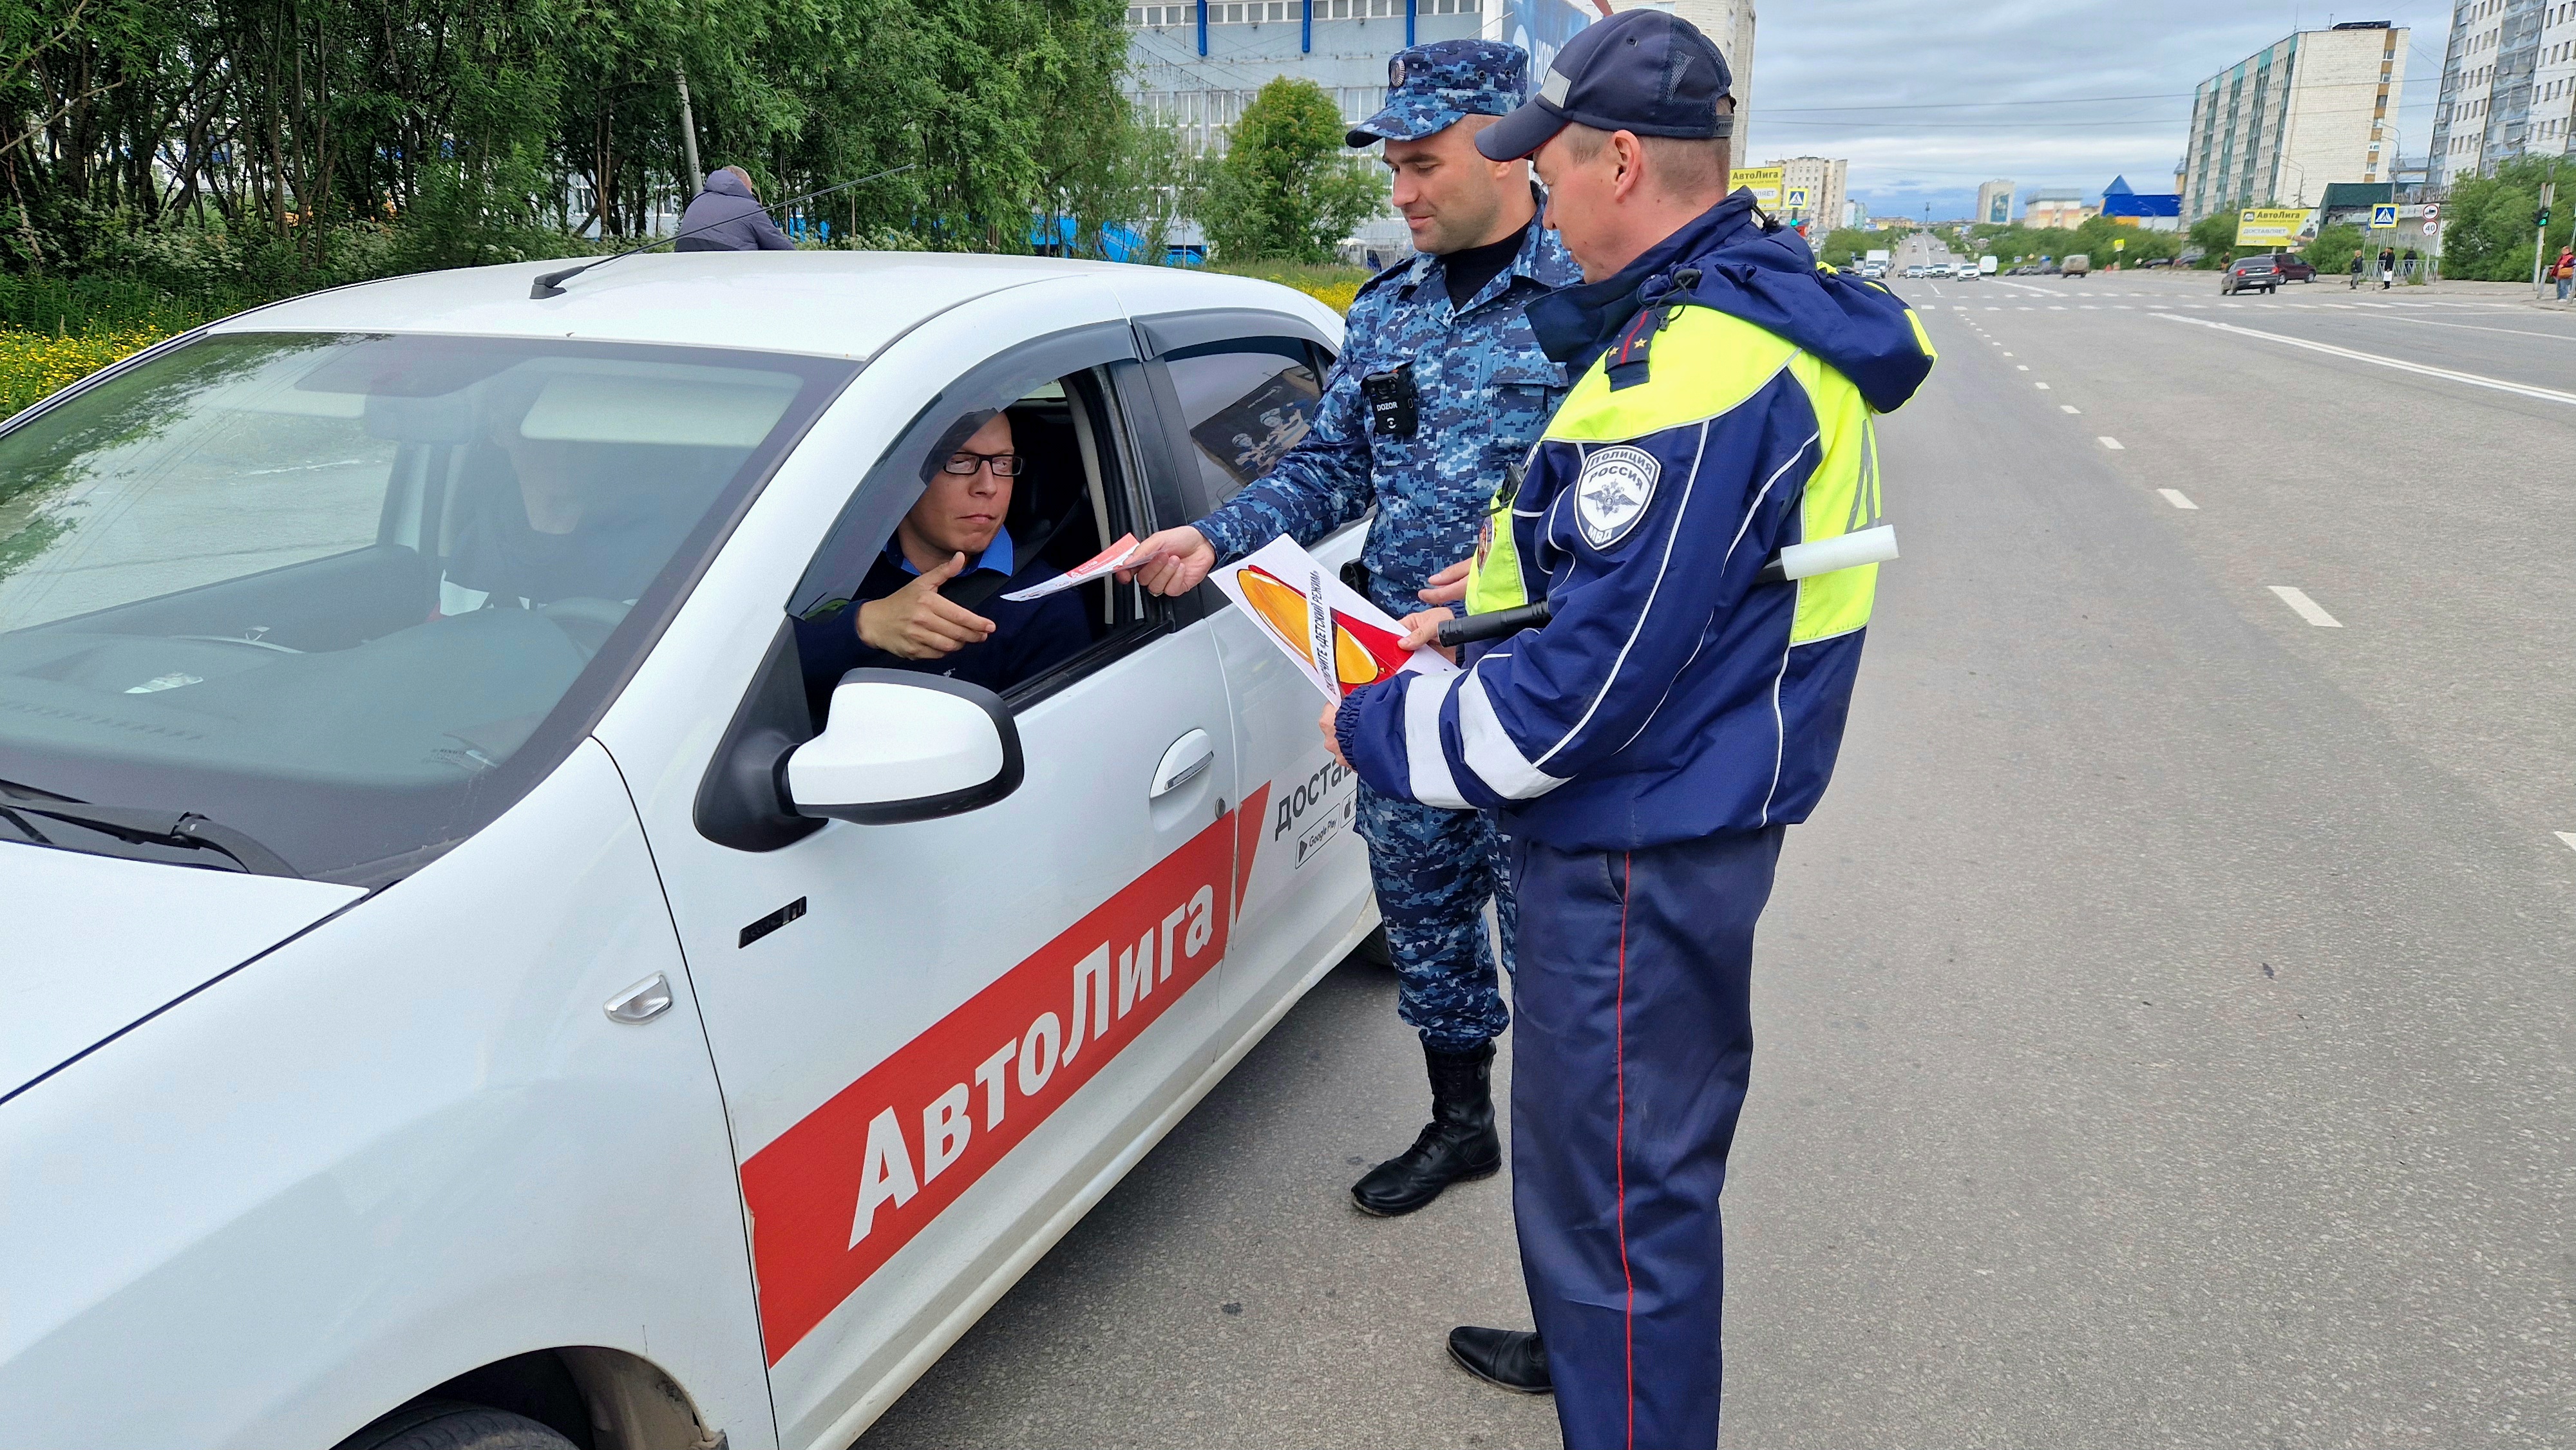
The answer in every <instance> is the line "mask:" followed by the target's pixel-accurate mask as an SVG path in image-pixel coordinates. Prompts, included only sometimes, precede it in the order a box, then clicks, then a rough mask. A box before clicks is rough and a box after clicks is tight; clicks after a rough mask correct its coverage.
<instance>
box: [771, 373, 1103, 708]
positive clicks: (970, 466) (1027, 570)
mask: <svg viewBox="0 0 2576 1450" xmlns="http://www.w3.org/2000/svg"><path fill="white" fill-rule="evenodd" d="M974 421H975V420H974V419H973V418H969V419H966V420H963V421H961V422H960V424H959V425H958V429H957V430H952V433H953V432H955V431H962V430H963V429H964V428H965V426H966V424H968V423H972V422H974ZM934 457H935V458H937V460H938V466H937V467H936V468H934V469H930V470H927V471H928V474H929V477H928V478H927V480H926V485H927V486H926V487H924V488H923V489H922V491H921V497H920V498H919V499H918V500H917V501H915V502H914V504H913V506H912V509H911V511H910V512H908V513H906V514H905V515H904V516H903V519H902V520H901V522H899V523H897V524H896V525H895V530H894V537H893V538H891V539H888V540H887V541H886V546H885V550H884V552H883V553H881V554H880V555H879V556H878V557H877V559H876V562H875V563H874V564H873V565H871V566H870V567H869V569H868V573H867V577H866V578H865V579H863V580H861V581H860V583H859V587H858V589H857V591H856V592H854V593H853V594H852V595H851V596H850V598H849V599H848V600H833V601H831V602H830V603H829V604H827V605H825V606H824V607H822V608H821V609H818V610H817V611H815V612H814V613H813V614H812V615H811V616H809V617H808V618H804V619H800V620H798V621H796V647H797V651H798V653H799V654H800V656H801V657H802V659H803V661H804V666H805V680H806V685H807V687H808V689H809V690H812V691H815V692H817V693H822V692H828V691H829V690H830V689H831V688H832V686H833V685H834V684H836V683H838V682H839V680H840V678H841V676H842V675H843V674H845V673H847V672H848V671H850V670H854V669H897V670H923V671H927V672H929V673H931V674H940V675H946V676H948V677H949V678H951V679H957V680H964V681H966V682H967V683H969V684H975V685H982V686H983V687H984V688H986V689H988V690H994V691H1001V690H1006V689H1009V688H1010V687H1011V686H1013V685H1015V684H1018V683H1019V682H1020V681H1022V680H1025V679H1029V678H1031V677H1033V676H1035V675H1038V674H1040V673H1042V672H1044V671H1045V670H1046V669H1048V668H1049V667H1050V666H1052V665H1054V664H1056V663H1057V662H1059V661H1061V660H1065V659H1068V658H1070V657H1072V656H1073V655H1076V654H1079V653H1080V652H1081V651H1082V649H1083V648H1084V647H1085V646H1087V645H1089V644H1090V643H1091V631H1090V630H1089V628H1088V627H1086V626H1085V624H1084V622H1083V611H1082V599H1081V596H1080V595H1079V594H1077V593H1074V592H1071V591H1068V592H1066V593H1062V594H1050V595H1048V596H1046V597H1045V598H1043V599H1028V600H1011V599H1005V598H1002V597H1001V596H1003V595H1004V594H1010V593H1016V592H1018V591H1020V590H1023V589H1027V588H1030V587H1031V586H1033V585H1037V584H1043V583H1045V582H1046V581H1047V580H1049V579H1053V578H1055V577H1057V576H1058V575H1059V574H1061V573H1062V572H1063V571H1062V570H1059V569H1056V568H1053V567H1051V566H1049V565H1048V564H1047V563H1046V562H1045V561H1044V560H1041V559H1031V560H1028V561H1027V562H1026V563H1025V564H1023V563H1022V562H1021V561H1020V559H1019V557H1018V555H1017V552H1016V550H1015V548H1014V546H1013V544H1012V541H1011V536H1010V533H1009V532H1008V531H1007V530H1005V529H1004V528H1003V527H1002V523H1003V520H1004V519H1005V518H1007V517H1008V516H1009V514H1010V512H1011V483H1012V480H1013V479H1016V478H1018V477H1019V476H1020V474H1021V472H1022V471H1023V470H1024V469H1025V468H1026V466H1027V459H1026V458H1025V456H1024V455H1021V454H1019V453H1015V452H1013V451H1012V448H1011V419H1010V415H1008V414H1006V413H992V414H987V415H984V416H983V418H982V422H981V424H980V426H977V427H976V428H975V429H974V431H973V432H972V433H969V434H968V435H967V436H966V438H965V440H964V441H963V442H961V443H959V444H957V445H956V447H955V448H954V449H953V450H951V451H949V452H947V453H945V454H934Z"/></svg>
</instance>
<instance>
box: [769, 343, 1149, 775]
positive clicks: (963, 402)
mask: <svg viewBox="0 0 2576 1450" xmlns="http://www.w3.org/2000/svg"><path fill="white" fill-rule="evenodd" d="M1010 386H1011V391H1010V392H1007V393H1005V394H1004V395H1001V396H997V397H991V398H988V399H978V398H977V397H976V396H975V395H974V394H973V393H972V392H971V391H968V390H965V389H958V390H952V393H951V394H950V396H949V397H948V398H946V399H943V401H942V402H941V403H940V404H938V405H936V406H935V407H934V408H933V409H931V410H930V411H927V412H925V413H924V414H923V415H922V417H921V418H919V419H917V420H915V422H914V424H913V425H912V427H911V428H909V429H907V430H906V434H905V436H904V437H903V438H901V439H898V440H897V442H896V443H895V445H894V446H893V447H892V448H890V449H889V450H888V451H887V454H886V457H885V459H883V460H881V461H880V463H879V465H878V467H877V468H875V469H873V470H871V473H870V476H869V478H868V480H867V481H866V482H865V483H863V484H862V485H861V486H860V489H859V491H858V494H857V495H856V496H854V498H853V500H852V504H851V506H850V507H849V508H848V509H846V510H845V511H844V514H843V518H842V520H841V522H840V523H838V524H836V526H835V528H834V532H833V535H832V537H831V538H830V539H828V540H827V541H826V542H825V544H824V545H823V547H822V548H821V549H820V550H818V551H817V553H816V556H815V559H814V561H813V563H812V564H811V565H809V566H808V568H807V571H806V575H805V578H804V580H803V581H801V582H800V583H799V585H798V587H797V590H796V592H795V595H794V596H792V597H791V599H790V600H789V603H788V610H789V613H790V614H791V615H792V616H793V617H794V618H795V619H796V621H797V637H798V647H799V652H800V657H801V668H802V670H803V672H804V675H805V683H806V691H807V700H808V704H809V707H810V709H811V711H812V713H813V723H814V726H815V728H816V729H818V730H819V729H820V728H821V726H822V720H823V715H824V712H825V710H826V708H827V706H828V703H829V698H830V692H831V689H832V687H833V685H834V684H836V683H837V682H838V681H839V679H840V677H841V675H842V674H844V673H845V672H846V671H848V670H849V669H853V668H861V667H867V668H893V669H910V670H920V671H923V672H925V673H931V674H940V675H947V676H950V677H952V678H957V679H963V680H967V681H969V682H971V683H974V684H980V685H983V686H985V687H986V688H989V689H992V690H994V691H996V692H998V693H1000V694H1002V695H1003V696H1004V697H1005V699H1007V700H1009V701H1010V702H1011V703H1012V704H1013V705H1014V706H1015V707H1017V706H1025V705H1027V704H1029V703H1033V702H1034V701H1036V700H1038V699H1041V698H1044V697H1045V696H1046V695H1049V694H1052V693H1054V692H1055V691H1056V690H1058V689H1061V688H1063V687H1064V686H1065V685H1066V684H1068V683H1070V682H1072V681H1073V680H1076V679H1079V678H1081V677H1082V676H1083V675H1085V674H1088V673H1090V672H1091V671H1093V670H1096V669H1098V668H1099V667H1100V666H1102V665H1104V664H1106V663H1108V662H1109V661H1110V660H1112V659H1115V658H1117V657H1118V656H1120V655H1122V654H1124V653H1125V652H1127V651H1128V650H1129V649H1132V648H1134V647H1135V646H1136V645H1137V644H1138V643H1140V642H1141V641H1142V640H1144V639H1145V638H1147V637H1150V636H1151V635H1152V634H1154V633H1156V632H1157V631H1159V630H1160V629H1161V628H1162V626H1163V623H1164V615H1163V608H1162V606H1161V604H1160V602H1159V601H1157V600H1154V599H1152V598H1151V597H1150V596H1148V595H1146V594H1145V593H1144V591H1143V590H1141V589H1139V588H1137V587H1136V586H1134V585H1133V584H1124V585H1122V584H1119V583H1118V582H1117V581H1116V580H1115V579H1114V578H1109V577H1103V578H1098V579H1094V580H1091V581H1090V582H1087V583H1083V584H1079V585H1075V586H1073V587H1072V588H1070V589H1064V590H1060V591H1058V592H1055V593H1052V594H1049V595H1047V596H1046V597H1044V598H1040V599H1016V600H1015V599H1010V598H1008V597H1006V596H1008V595H1011V594H1021V593H1025V592H1027V591H1029V590H1031V589H1036V588H1041V587H1044V586H1045V585H1047V583H1048V581H1050V580H1052V579H1055V578H1058V577H1060V576H1062V575H1063V574H1065V573H1066V572H1067V571H1070V570H1073V569H1075V568H1077V567H1079V566H1080V565H1082V564H1084V563H1086V562H1088V561H1090V560H1092V559H1093V558H1095V557H1097V556H1098V555H1099V554H1100V553H1101V552H1102V551H1103V550H1105V549H1106V548H1108V547H1109V546H1110V545H1111V544H1112V543H1114V542H1116V541H1117V540H1119V539H1120V538H1122V537H1125V536H1126V535H1128V534H1131V533H1133V534H1138V535H1140V536H1141V535H1142V534H1143V533H1145V532H1148V530H1147V529H1146V528H1145V527H1144V518H1145V511H1144V509H1143V507H1142V505H1141V502H1140V500H1139V497H1138V492H1137V488H1136V478H1137V470H1136V468H1135V466H1134V463H1133V457H1134V454H1133V450H1132V448H1131V447H1130V446H1129V442H1128V440H1127V438H1126V436H1125V433H1124V429H1123V425H1122V423H1121V413H1120V410H1119V408H1118V407H1117V405H1116V403H1117V399H1116V391H1115V386H1116V385H1115V383H1114V381H1113V379H1112V377H1111V374H1110V370H1109V369H1108V368H1106V367H1098V368H1088V369H1084V370H1082V371H1079V372H1075V373H1069V374H1066V375H1064V376H1061V377H1057V378H1052V379H1047V380H1044V381H1041V382H1038V383H1035V384H1026V383H1024V382H1019V381H1013V382H1012V383H1011V385H1010ZM979 439H980V440H981V441H980V442H979V441H978V440H979ZM1005 440H1007V441H1005ZM1004 447H1007V449H1008V450H1009V452H1010V454H1011V455H1012V457H1013V458H1014V459H1015V460H1016V467H1017V469H1018V472H1017V473H1016V474H1015V475H1013V476H1011V477H1009V478H1007V479H1003V478H999V477H996V476H993V475H992V474H991V473H990V472H988V471H985V470H984V469H983V468H982V467H981V462H982V457H983V455H984V454H986V453H988V452H998V451H1000V450H1001V449H1003V448H1004ZM950 460H954V461H955V462H956V463H957V464H958V465H959V466H961V467H962V466H965V465H967V464H970V463H973V464H977V465H979V467H978V471H977V472H975V473H972V474H957V473H951V472H949V471H947V470H946V469H945V468H943V467H942V464H944V463H946V462H948V461H950ZM992 511H998V512H999V515H1000V518H999V527H998V528H993V527H992V526H991V524H990V523H989V521H988V520H987V515H988V514H989V513H990V512H992ZM961 530H962V531H964V532H960V531H961ZM979 531H980V532H979ZM978 538H981V539H982V540H983V542H982V546H981V548H980V549H977V548H974V547H972V546H973V545H974V543H975V541H976V539H978ZM943 550H946V551H948V552H950V553H965V554H967V555H968V556H969V567H968V570H967V572H965V573H962V574H960V575H958V576H957V577H955V578H953V579H951V580H950V581H949V582H948V583H947V584H945V585H943V586H941V587H940V589H939V590H938V592H939V594H940V595H942V596H943V597H945V598H947V599H949V600H950V601H951V602H952V603H955V604H957V605H959V606H960V607H962V608H965V609H967V610H969V611H970V612H972V613H975V614H977V615H979V616H980V617H982V618H985V619H987V620H989V621H991V622H992V623H993V624H994V625H995V626H996V630H995V633H994V635H993V636H992V637H991V638H989V639H987V640H984V641H982V642H980V643H975V644H968V645H965V646H963V647H962V648H957V649H954V650H950V651H945V652H933V653H929V654H926V655H924V656H922V657H905V656H904V655H902V654H888V653H887V652H886V651H885V650H882V649H879V648H878V647H876V646H875V645H873V644H871V643H869V642H868V641H867V640H866V639H865V638H863V637H862V635H861V633H860V628H859V626H860V622H861V620H860V615H859V612H858V611H859V609H860V607H861V606H863V605H865V604H868V603H870V602H872V601H876V600H882V599H888V598H891V597H892V596H893V595H895V594H896V593H898V592H901V591H902V590H904V589H905V588H907V587H909V586H910V585H911V584H912V582H913V581H914V580H916V579H918V578H919V577H920V558H929V559H932V560H934V561H935V560H936V559H937V558H938V557H940V556H941V553H942V551H943ZM916 555H918V556H919V557H918V558H917V557H915V556H916ZM996 555H1006V556H1007V559H1006V560H1004V561H1002V562H996V561H995V556H996ZM1004 563H1007V565H1008V567H1007V569H1005V568H1004V567H1003V565H1004ZM906 647H907V648H916V649H917V648H919V646H917V645H910V644H907V646H906Z"/></svg>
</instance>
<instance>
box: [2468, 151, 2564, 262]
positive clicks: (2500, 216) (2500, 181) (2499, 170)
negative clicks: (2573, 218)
mask: <svg viewBox="0 0 2576 1450" xmlns="http://www.w3.org/2000/svg"><path fill="white" fill-rule="evenodd" d="M2553 178H2554V179H2555V180H2556V181H2557V182H2558V199H2557V201H2556V202H2555V203H2554V204H2553V205H2552V206H2551V207H2550V216H2549V236H2548V240H2547V247H2548V250H2549V255H2550V256H2551V257H2552V258H2553V259H2554V258H2556V257H2557V255H2558V249H2559V248H2561V247H2563V246H2566V245H2567V238H2568V234H2569V227H2568V223H2569V220H2570V217H2569V213H2570V211H2571V210H2576V197H2570V196H2569V194H2568V193H2569V190H2570V188H2571V186H2576V162H2571V161H2570V160H2569V159H2568V158H2566V157H2563V156H2517V157H2515V158H2513V159H2512V160H2510V161H2506V162H2503V163H2501V164H2499V165H2498V166H2497V167H2496V174H2495V175H2493V176H2476V177H2471V178H2469V179H2468V180H2466V181H2463V182H2460V183H2459V184H2457V185H2455V186H2453V187H2452V188H2451V196H2450V200H2448V201H2447V202H2445V203H2443V206H2442V275H2444V276H2446V277H2473V278H2485V279H2486V280H2488V281H2493V282H2528V281H2530V280H2531V266H2532V235H2533V232H2534V231H2535V230H2536V229H2535V228H2534V227H2533V226H2532V222H2531V218H2532V214H2533V213H2534V212H2536V211H2538V210H2539V209H2540V184H2541V183H2542V182H2544V181H2548V180H2551V179H2553Z"/></svg>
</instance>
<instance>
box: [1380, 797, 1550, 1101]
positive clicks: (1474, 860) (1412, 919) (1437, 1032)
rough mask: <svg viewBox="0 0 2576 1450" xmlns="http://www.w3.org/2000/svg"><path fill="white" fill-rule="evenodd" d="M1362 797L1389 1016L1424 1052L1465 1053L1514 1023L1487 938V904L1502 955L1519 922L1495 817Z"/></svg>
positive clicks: (1507, 963) (1490, 942)
mask: <svg viewBox="0 0 2576 1450" xmlns="http://www.w3.org/2000/svg"><path fill="white" fill-rule="evenodd" d="M1359 791H1360V798H1359V820H1358V829H1359V833H1360V838H1361V839H1362V840H1364V841H1366V842H1368V853H1369V879H1370V881H1371V882H1372V883H1373V884H1374V885H1375V886H1376V887H1377V908H1378V912H1379V914H1381V915H1382V916H1384V917H1385V919H1386V943H1387V946H1388V948H1389V949H1390V952H1391V954H1392V955H1393V956H1394V958H1395V973H1396V978H1397V996H1396V1015H1397V1016H1399V1017H1402V1018H1403V1019H1404V1020H1405V1022H1406V1023H1408V1024H1410V1025H1411V1026H1412V1027H1413V1029H1414V1030H1415V1031H1417V1032H1420V1033H1421V1034H1422V1041H1423V1045H1425V1046H1427V1047H1430V1048H1433V1049H1435V1050H1437V1051H1441V1052H1472V1051H1474V1050H1475V1049H1477V1048H1479V1047H1482V1046H1484V1045H1485V1044H1486V1043H1488V1042H1491V1041H1493V1040H1494V1039H1495V1038H1496V1037H1499V1036H1501V1035H1502V1031H1503V1029H1504V1028H1505V1027H1508V1026H1510V1025H1511V1020H1512V1014H1511V1011H1510V1009H1509V1008H1507V1007H1505V1006H1504V1005H1503V994H1502V990H1501V983H1500V982H1499V981H1498V980H1497V979H1496V977H1495V975H1494V947H1493V942H1492V940H1491V939H1490V938H1489V937H1487V935H1486V934H1485V902H1486V901H1487V900H1489V899H1490V900H1491V901H1492V902H1493V903H1494V919H1495V923H1496V924H1497V925H1498V926H1500V927H1501V928H1502V932H1501V935H1502V940H1503V950H1504V952H1505V953H1509V952H1510V950H1511V941H1512V933H1513V931H1514V930H1515V929H1516V927H1517V925H1518V917H1519V913H1518V910H1517V908H1516V907H1515V906H1514V904H1513V901H1512V887H1511V877H1510V874H1509V867H1508V865H1507V864H1506V863H1505V860H1504V857H1503V851H1502V846H1501V843H1500V841H1499V839H1498V838H1497V837H1496V836H1495V834H1494V823H1493V818H1492V817H1491V816H1488V815H1486V814H1485V813H1484V812H1482V811H1448V810H1442V809H1440V808H1439V807H1437V806H1426V805H1417V804H1415V803H1414V802H1412V801H1408V800H1398V799H1395V798H1394V797H1392V796H1383V795H1380V794H1378V793H1377V792H1376V791H1373V790H1371V789H1369V788H1368V786H1367V785H1366V784H1365V783H1363V784H1362V785H1361V786H1360V788H1359ZM1510 965H1511V961H1510V958H1509V956H1508V955H1506V956H1505V957H1504V959H1503V966H1504V967H1505V969H1506V970H1508V969H1509V967H1510Z"/></svg>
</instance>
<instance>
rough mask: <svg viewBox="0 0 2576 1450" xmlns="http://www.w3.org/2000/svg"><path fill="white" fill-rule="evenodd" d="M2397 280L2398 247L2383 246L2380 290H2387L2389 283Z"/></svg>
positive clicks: (2380, 254) (2380, 259)
mask: <svg viewBox="0 0 2576 1450" xmlns="http://www.w3.org/2000/svg"><path fill="white" fill-rule="evenodd" d="M2396 280H2397V249H2396V248H2395V247H2382V248H2380V249H2379V290H2380V291H2382V292H2385V291H2387V290H2388V288H2389V285H2390V284H2391V283H2393V282H2395V281H2396Z"/></svg>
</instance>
